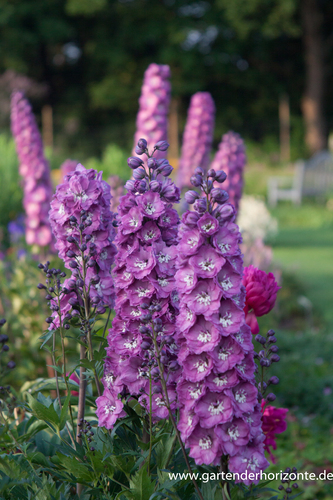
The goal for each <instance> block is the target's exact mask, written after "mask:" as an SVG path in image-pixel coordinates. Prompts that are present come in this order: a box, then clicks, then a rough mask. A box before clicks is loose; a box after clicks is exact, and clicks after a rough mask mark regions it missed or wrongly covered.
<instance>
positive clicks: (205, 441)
mask: <svg viewBox="0 0 333 500" xmlns="http://www.w3.org/2000/svg"><path fill="white" fill-rule="evenodd" d="M212 444H213V443H212V440H211V439H210V437H209V436H206V437H204V438H202V439H199V446H200V448H201V449H202V450H209V449H210V448H211V447H212Z"/></svg>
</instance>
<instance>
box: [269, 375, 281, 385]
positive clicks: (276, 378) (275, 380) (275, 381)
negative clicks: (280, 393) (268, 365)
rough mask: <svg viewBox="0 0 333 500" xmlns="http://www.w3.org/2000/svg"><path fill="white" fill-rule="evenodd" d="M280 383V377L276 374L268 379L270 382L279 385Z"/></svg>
mask: <svg viewBox="0 0 333 500" xmlns="http://www.w3.org/2000/svg"><path fill="white" fill-rule="evenodd" d="M278 383H279V378H278V377H276V376H275V375H274V376H273V377H271V378H270V379H269V380H268V384H273V385H277V384H278Z"/></svg>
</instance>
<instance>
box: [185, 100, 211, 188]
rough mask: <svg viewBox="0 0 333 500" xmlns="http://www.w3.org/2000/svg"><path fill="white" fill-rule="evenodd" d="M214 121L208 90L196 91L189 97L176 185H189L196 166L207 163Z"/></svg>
mask: <svg viewBox="0 0 333 500" xmlns="http://www.w3.org/2000/svg"><path fill="white" fill-rule="evenodd" d="M214 123H215V104H214V100H213V98H212V96H211V95H210V93H209V92H197V93H196V94H194V95H193V96H192V98H191V102H190V106H189V109H188V114H187V121H186V125H185V131H184V136H183V144H182V152H181V157H180V160H179V167H178V173H177V185H178V186H179V187H180V189H182V188H183V187H185V186H190V185H191V183H190V178H191V176H192V175H193V172H194V169H195V168H196V167H202V168H203V169H204V170H205V171H206V170H207V168H208V165H209V155H210V151H211V148H212V142H213V134H214Z"/></svg>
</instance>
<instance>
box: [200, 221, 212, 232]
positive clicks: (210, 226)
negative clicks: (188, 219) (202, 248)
mask: <svg viewBox="0 0 333 500" xmlns="http://www.w3.org/2000/svg"><path fill="white" fill-rule="evenodd" d="M214 226H215V224H213V222H207V224H204V225H203V226H201V229H203V230H204V231H205V233H208V231H210V230H211V229H212V228H214Z"/></svg>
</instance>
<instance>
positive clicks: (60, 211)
mask: <svg viewBox="0 0 333 500" xmlns="http://www.w3.org/2000/svg"><path fill="white" fill-rule="evenodd" d="M64 213H65V205H64V204H63V203H62V204H61V205H60V207H59V210H58V214H59V215H64Z"/></svg>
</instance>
